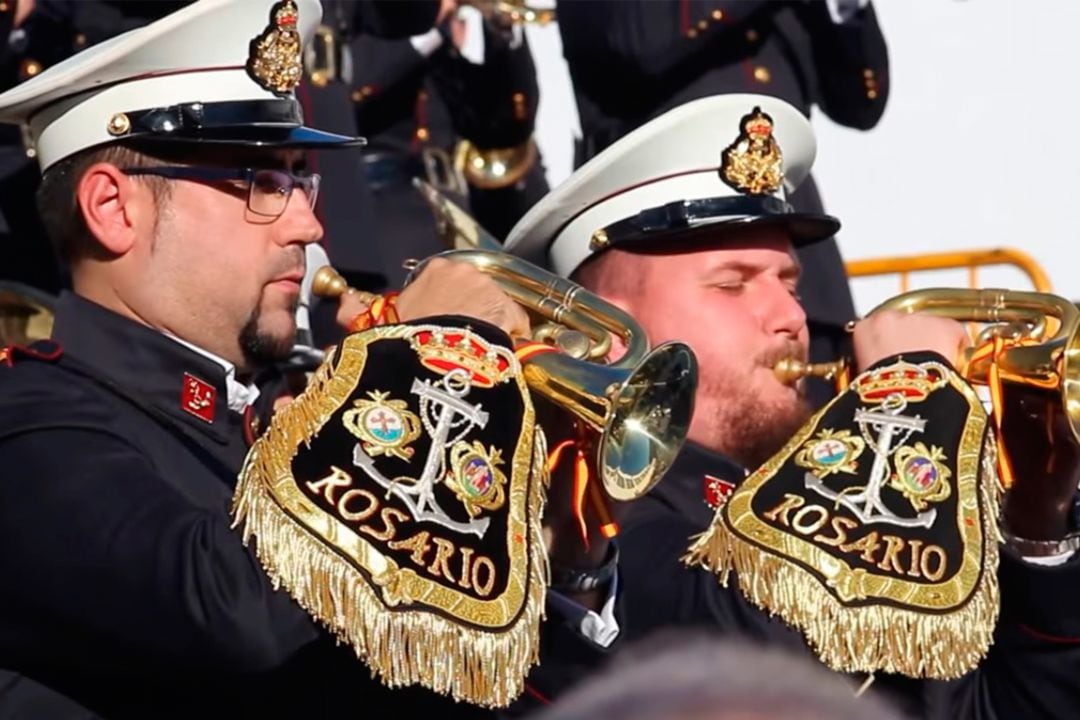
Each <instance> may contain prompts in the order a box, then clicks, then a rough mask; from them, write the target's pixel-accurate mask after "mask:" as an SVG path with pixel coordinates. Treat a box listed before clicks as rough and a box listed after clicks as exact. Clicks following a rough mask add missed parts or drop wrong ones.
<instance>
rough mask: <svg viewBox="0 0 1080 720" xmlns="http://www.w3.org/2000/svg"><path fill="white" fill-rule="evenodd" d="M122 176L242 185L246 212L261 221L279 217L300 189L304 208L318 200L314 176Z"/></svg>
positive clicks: (195, 171) (162, 172)
mask: <svg viewBox="0 0 1080 720" xmlns="http://www.w3.org/2000/svg"><path fill="white" fill-rule="evenodd" d="M121 172H123V173H124V174H126V175H155V176H157V177H163V178H169V179H171V180H194V181H196V182H242V183H245V184H246V185H247V187H248V197H247V208H248V210H250V211H251V212H253V213H255V214H256V215H262V216H263V217H274V218H276V217H279V216H280V215H281V214H282V213H284V212H285V208H286V207H287V206H288V204H289V197H290V196H292V192H293V190H295V189H296V188H300V189H301V190H303V191H304V195H305V196H307V200H308V204H309V205H311V208H312V209H314V208H315V200H316V199H317V198H318V196H319V182H320V180H321V179H322V178H321V177H320V176H319V174H318V173H311V174H297V173H294V172H290V171H288V170H281V169H273V168H216V167H191V166H187V165H164V166H161V167H141V168H123V169H121Z"/></svg>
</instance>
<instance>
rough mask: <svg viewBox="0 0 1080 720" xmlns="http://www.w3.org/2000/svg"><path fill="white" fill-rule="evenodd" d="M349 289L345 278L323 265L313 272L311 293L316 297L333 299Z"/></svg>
mask: <svg viewBox="0 0 1080 720" xmlns="http://www.w3.org/2000/svg"><path fill="white" fill-rule="evenodd" d="M348 289H349V284H348V283H347V282H345V278H343V277H341V273H339V272H338V271H337V270H335V269H334V268H332V267H330V266H329V265H324V266H322V267H321V268H319V269H318V270H317V271H316V272H315V277H314V278H312V280H311V293H312V294H313V295H316V296H318V297H325V298H335V297H338V296H340V295H341V294H342V293H344V292H345V291H346V290H348Z"/></svg>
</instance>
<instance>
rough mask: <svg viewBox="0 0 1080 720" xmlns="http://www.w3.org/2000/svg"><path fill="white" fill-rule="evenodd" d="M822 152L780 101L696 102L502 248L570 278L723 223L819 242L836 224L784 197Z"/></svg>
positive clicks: (620, 151) (633, 140) (668, 116)
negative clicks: (596, 258) (612, 253)
mask: <svg viewBox="0 0 1080 720" xmlns="http://www.w3.org/2000/svg"><path fill="white" fill-rule="evenodd" d="M747 128H749V134H750V135H752V136H753V137H752V138H751V137H750V136H748V130H747ZM751 140H757V141H760V142H758V143H751ZM816 151H817V142H816V140H815V138H814V133H813V130H812V128H811V125H810V122H809V120H807V118H806V117H805V116H804V115H803V114H802V113H801V112H799V111H798V110H797V109H796V108H794V107H793V106H791V105H789V104H788V103H786V102H784V101H783V100H780V99H778V98H774V97H769V96H764V95H749V94H731V95H715V96H712V97H706V98H702V99H700V100H694V101H692V102H689V103H686V104H685V105H680V106H679V107H677V108H675V109H673V110H671V111H669V112H667V113H665V114H663V115H661V116H660V117H657V118H655V119H654V120H652V121H650V122H648V123H646V124H645V125H643V126H641V127H639V128H638V129H636V130H634V131H633V132H631V133H630V134H628V135H626V136H625V137H623V138H621V139H620V140H619V141H618V142H616V143H614V144H612V145H611V146H610V147H608V148H606V149H605V150H603V151H602V152H601V153H599V154H598V155H597V156H596V157H594V158H592V159H591V160H590V161H589V162H587V163H586V164H584V165H582V166H581V167H580V168H578V169H577V170H576V171H575V172H574V173H573V174H572V175H571V176H570V177H569V178H567V180H566V181H565V182H563V183H562V184H560V185H559V186H558V187H556V188H555V189H553V190H552V191H551V192H550V193H548V194H547V195H546V196H545V197H544V198H543V199H541V200H540V202H538V203H537V204H536V205H534V206H533V207H532V208H531V209H530V210H529V212H528V213H526V215H525V216H524V217H523V218H522V219H521V220H520V221H519V222H518V223H517V225H515V226H514V228H513V229H512V230H511V231H510V234H509V236H508V237H507V240H506V243H505V245H504V249H505V250H506V251H507V252H510V253H513V254H515V255H519V256H521V257H524V258H525V259H527V260H530V261H531V262H534V263H536V264H539V265H542V266H544V267H548V268H551V269H552V270H553V271H554V272H556V273H558V274H559V275H562V276H569V275H570V274H571V273H572V272H573V271H574V270H575V269H577V268H578V267H579V266H580V265H581V264H582V263H583V262H585V261H586V260H587V259H588V258H590V257H591V256H592V255H594V254H595V253H598V252H602V251H603V250H605V249H607V248H609V247H629V246H631V245H639V246H640V245H642V244H644V243H649V244H650V247H654V248H655V247H656V246H657V243H660V242H663V241H675V240H677V241H679V242H686V241H691V240H696V239H709V240H711V241H713V242H715V241H716V238H717V237H718V236H717V232H716V230H717V226H718V225H720V224H733V223H782V224H783V226H784V227H785V228H786V229H787V230H788V231H789V233H790V235H791V239H792V242H793V243H794V244H796V245H803V244H807V243H810V242H815V241H817V240H822V239H824V238H827V237H830V236H832V235H833V234H834V233H835V232H836V231H837V230H838V229H839V227H840V224H839V222H838V221H837V220H836V219H835V218H832V217H829V216H827V215H811V214H800V213H795V212H794V211H793V210H792V208H791V206H790V205H789V204H788V203H787V196H788V194H790V193H791V192H793V191H794V190H795V188H797V187H798V186H799V184H800V183H801V182H802V181H803V180H804V179H805V178H806V176H807V175H808V174H809V173H810V167H811V166H812V165H813V162H814V155H815V153H816Z"/></svg>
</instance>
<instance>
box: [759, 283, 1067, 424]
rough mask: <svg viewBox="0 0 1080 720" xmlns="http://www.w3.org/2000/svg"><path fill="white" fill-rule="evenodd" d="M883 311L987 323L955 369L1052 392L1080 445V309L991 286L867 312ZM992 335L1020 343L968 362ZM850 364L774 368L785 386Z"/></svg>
mask: <svg viewBox="0 0 1080 720" xmlns="http://www.w3.org/2000/svg"><path fill="white" fill-rule="evenodd" d="M883 311H893V312H902V313H925V314H929V315H936V316H938V317H945V318H949V319H952V320H957V321H960V322H974V323H981V324H985V325H987V327H986V328H984V329H983V330H982V332H981V333H980V334H979V337H978V338H977V341H976V344H975V346H973V347H969V348H967V349H965V350H964V353H963V356H962V357H961V358H959V361H960V362H959V365H960V367H961V369H962V371H963V375H964V377H965V378H966V379H967V380H968V381H969V382H972V383H977V384H987V383H989V382H990V368H991V366H994V365H996V366H997V370H998V374H999V377H1000V378H1001V380H1002V381H1003V382H1007V383H1015V384H1020V385H1029V386H1036V387H1042V388H1053V389H1055V390H1056V391H1057V392H1058V393H1059V395H1060V401H1061V405H1062V409H1063V411H1064V412H1065V415H1066V417H1067V418H1068V421H1069V427H1070V429H1071V430H1072V433H1073V437H1074V438H1075V439H1076V440H1077V442H1080V310H1078V309H1077V307H1076V305H1075V304H1073V303H1072V302H1070V301H1068V300H1066V299H1065V298H1062V297H1060V296H1057V295H1053V294H1051V293H1044V292H1030V291H1021V290H1003V289H996V288H927V289H922V290H912V291H909V292H906V293H902V294H900V295H897V296H895V297H893V298H890V299H889V300H886V301H885V302H883V303H881V304H880V305H878V306H877V307H876V308H874V309H873V310H871V311H870V312H869V313H868V316H869V315H873V314H875V313H879V312H883ZM995 336H1000V337H1007V338H1009V339H1011V340H1022V341H1024V342H1022V343H1016V344H1009V345H1008V346H1007V347H1006V348H1005V349H1004V350H1003V351H1002V352H1001V353H1000V354H998V355H997V356H996V357H994V356H990V355H989V354H984V355H983V356H982V357H981V358H980V359H977V360H973V357H974V354H975V351H976V349H977V347H978V345H980V344H981V343H983V342H986V341H988V340H992V339H993V338H994V337H995ZM848 362H849V361H848V360H847V359H842V360H838V361H836V362H832V363H819V364H806V363H802V362H800V361H798V360H792V359H787V358H785V359H784V360H781V361H780V362H779V363H777V364H776V366H775V367H774V370H775V371H776V374H777V376H778V377H780V378H781V379H782V380H785V382H790V381H792V379H795V378H798V377H802V376H805V375H815V376H817V377H827V376H829V375H830V374H831V376H832V377H836V376H837V374H838V372H839V370H841V369H842V368H844V367H845V366H846V365H847V363H848Z"/></svg>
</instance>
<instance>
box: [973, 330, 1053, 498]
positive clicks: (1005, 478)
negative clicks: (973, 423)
mask: <svg viewBox="0 0 1080 720" xmlns="http://www.w3.org/2000/svg"><path fill="white" fill-rule="evenodd" d="M1038 344H1039V343H1038V341H1036V340H1033V339H1031V338H1018V339H1012V338H1008V339H1006V338H1002V337H995V338H994V339H993V340H990V341H989V342H986V343H983V344H982V345H980V346H979V347H977V348H976V349H975V351H974V352H973V353H972V354H971V359H970V360H968V366H969V367H970V366H971V365H972V364H974V363H976V362H980V361H983V360H986V359H987V358H990V359H991V361H990V369H989V371H988V373H987V385H988V386H989V388H990V404H991V407H992V410H993V412H992V414H993V422H994V429H995V430H996V431H997V451H998V452H997V456H998V476H999V478H1000V479H1001V486H1002V488H1004V489H1006V490H1008V489H1009V488H1011V487H1012V484H1013V470H1012V462H1011V461H1010V460H1009V453H1008V452H1007V451H1006V450H1005V436H1004V435H1003V434H1002V432H1001V421H1002V415H1003V414H1004V409H1005V404H1004V399H1003V397H1002V384H1001V370H1000V369H999V368H998V362H997V361H998V358H1000V357H1001V354H1002V353H1003V352H1005V351H1006V350H1008V349H1009V348H1011V347H1017V346H1020V345H1038ZM1025 383H1026V384H1028V385H1031V386H1033V387H1039V388H1043V389H1046V390H1053V389H1055V388H1056V387H1057V383H1056V382H1055V381H1039V380H1036V379H1034V378H1028V379H1026V380H1025Z"/></svg>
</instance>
